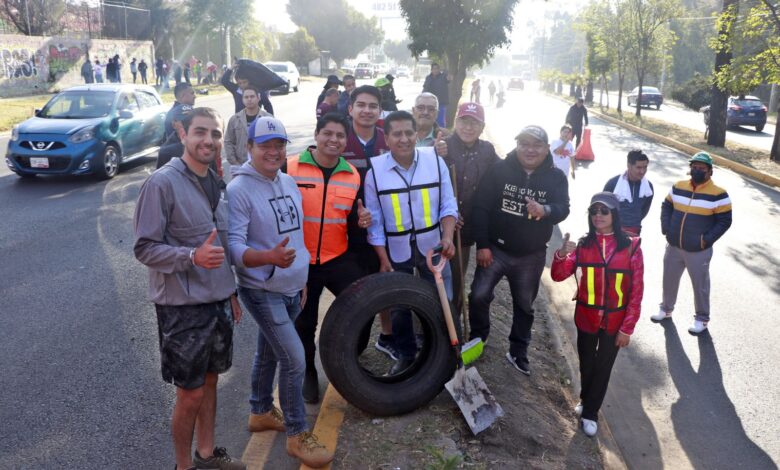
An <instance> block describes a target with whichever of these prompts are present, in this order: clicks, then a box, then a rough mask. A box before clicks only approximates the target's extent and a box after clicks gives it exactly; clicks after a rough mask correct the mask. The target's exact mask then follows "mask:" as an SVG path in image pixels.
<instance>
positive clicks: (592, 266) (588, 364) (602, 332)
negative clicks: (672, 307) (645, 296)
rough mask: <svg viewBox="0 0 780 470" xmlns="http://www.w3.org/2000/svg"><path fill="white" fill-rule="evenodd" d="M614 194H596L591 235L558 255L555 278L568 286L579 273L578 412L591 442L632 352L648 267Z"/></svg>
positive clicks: (576, 312)
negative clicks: (615, 378) (621, 359)
mask: <svg viewBox="0 0 780 470" xmlns="http://www.w3.org/2000/svg"><path fill="white" fill-rule="evenodd" d="M619 207H620V203H619V201H618V199H617V198H616V197H615V195H614V194H612V193H608V192H603V193H596V194H595V195H594V196H593V198H592V199H591V200H590V207H588V227H589V228H590V230H589V231H588V234H587V235H585V236H584V237H582V238H581V239H580V241H579V242H578V243H574V242H572V241H569V234H568V233H567V234H566V235H565V237H564V240H563V246H561V248H560V249H559V250H558V251H557V252H556V253H555V257H554V258H553V264H552V271H551V273H552V278H553V280H554V281H558V282H560V281H563V280H565V279H567V278H568V277H569V276H571V275H572V274H575V272H576V276H575V277H576V278H577V279H578V282H577V284H578V285H577V297H576V299H577V305H576V307H575V309H574V323H575V324H576V325H577V353H578V355H579V358H580V382H581V392H580V403H579V404H577V407H576V408H575V412H576V413H577V414H578V415H580V416H581V417H582V419H581V422H580V425H581V427H582V430H583V431H584V432H585V434H586V435H587V436H589V437H592V436H594V435H596V432H597V431H598V413H599V409H600V408H601V403H602V402H603V401H604V395H606V393H607V385H608V384H609V376H610V374H611V372H612V365H613V364H614V363H615V358H616V357H617V353H618V350H619V349H620V348H622V347H625V346H628V343H629V341H630V340H631V334H632V333H633V332H634V325H636V322H637V320H639V313H640V311H641V308H642V291H643V288H644V285H643V283H642V276H643V274H644V262H643V260H642V250H641V248H640V247H639V242H640V240H639V238H633V237H629V236H628V235H626V233H625V232H623V230H622V227H621V225H620V214H619V212H618V208H619Z"/></svg>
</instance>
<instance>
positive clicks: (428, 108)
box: [414, 104, 438, 113]
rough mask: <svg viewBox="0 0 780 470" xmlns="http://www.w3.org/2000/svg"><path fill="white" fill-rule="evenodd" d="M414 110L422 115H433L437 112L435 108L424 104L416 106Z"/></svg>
mask: <svg viewBox="0 0 780 470" xmlns="http://www.w3.org/2000/svg"><path fill="white" fill-rule="evenodd" d="M414 109H416V110H417V111H419V112H421V113H424V112H425V111H428V112H429V113H435V112H436V111H438V109H437V108H436V106H425V105H424V104H418V105H417V106H415V107H414Z"/></svg>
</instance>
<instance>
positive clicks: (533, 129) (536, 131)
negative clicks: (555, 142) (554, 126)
mask: <svg viewBox="0 0 780 470" xmlns="http://www.w3.org/2000/svg"><path fill="white" fill-rule="evenodd" d="M524 135H527V136H531V137H533V138H534V139H536V140H538V141H541V142H544V143H545V144H547V143H549V141H548V140H547V132H545V130H544V129H542V128H541V127H539V126H525V127H524V128H523V129H522V130H521V131H520V133H519V134H517V136H516V137H515V140H517V139H519V138H520V137H522V136H524Z"/></svg>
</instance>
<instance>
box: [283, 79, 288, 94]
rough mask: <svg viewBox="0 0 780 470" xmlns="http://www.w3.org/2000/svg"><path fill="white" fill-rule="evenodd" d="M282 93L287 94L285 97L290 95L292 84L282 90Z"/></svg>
mask: <svg viewBox="0 0 780 470" xmlns="http://www.w3.org/2000/svg"><path fill="white" fill-rule="evenodd" d="M282 93H283V94H285V95H288V94H290V82H287V85H286V86H285V87H284V89H283V90H282Z"/></svg>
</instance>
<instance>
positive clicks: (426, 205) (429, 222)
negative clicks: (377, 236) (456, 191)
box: [371, 147, 441, 263]
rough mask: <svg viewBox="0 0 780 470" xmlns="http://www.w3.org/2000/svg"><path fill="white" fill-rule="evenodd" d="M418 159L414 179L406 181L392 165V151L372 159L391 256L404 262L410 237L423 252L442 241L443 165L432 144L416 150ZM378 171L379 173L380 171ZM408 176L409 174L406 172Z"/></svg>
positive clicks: (407, 254) (409, 248)
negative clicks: (390, 160) (441, 165)
mask: <svg viewBox="0 0 780 470" xmlns="http://www.w3.org/2000/svg"><path fill="white" fill-rule="evenodd" d="M415 152H416V159H417V163H416V165H415V169H414V173H413V174H412V176H411V181H406V179H404V177H403V176H402V175H401V172H400V171H398V168H397V167H396V166H395V165H393V167H392V168H391V167H390V166H389V165H387V164H386V163H387V159H388V158H390V159H392V157H391V156H390V154H389V153H386V154H382V155H379V156H377V157H373V158H372V159H371V167H372V169H373V171H372V174H373V176H374V182H375V184H376V192H377V196H378V198H379V204H380V205H381V207H382V217H383V218H384V220H383V222H384V224H383V225H384V230H385V236H386V238H387V249H388V251H389V255H390V259H391V260H392V261H393V262H396V263H402V262H404V261H407V260H408V259H410V258H411V257H412V250H411V241H412V240H415V241H416V243H417V249H418V251H419V252H420V253H421V254H422V255H423V256H424V255H425V254H426V253H427V252H428V251H429V250H430V249H432V248H435V247H436V245H438V244H439V242H440V241H441V233H440V231H439V201H440V200H441V168H440V167H439V157H438V156H437V155H436V153H435V151H434V150H433V148H430V147H426V148H418V149H416V150H415ZM378 173H379V174H378ZM407 177H408V175H407Z"/></svg>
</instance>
